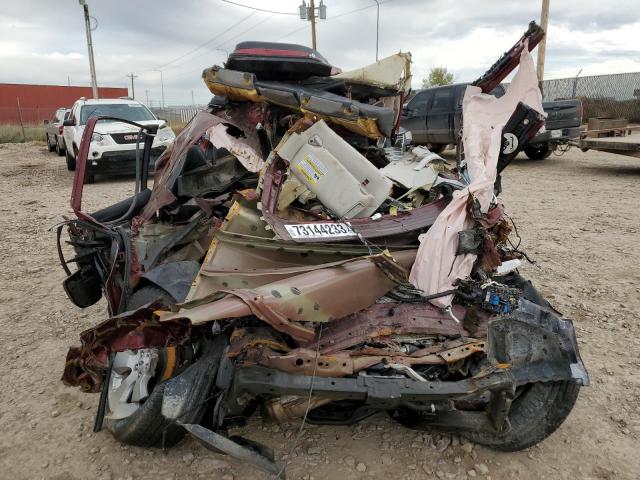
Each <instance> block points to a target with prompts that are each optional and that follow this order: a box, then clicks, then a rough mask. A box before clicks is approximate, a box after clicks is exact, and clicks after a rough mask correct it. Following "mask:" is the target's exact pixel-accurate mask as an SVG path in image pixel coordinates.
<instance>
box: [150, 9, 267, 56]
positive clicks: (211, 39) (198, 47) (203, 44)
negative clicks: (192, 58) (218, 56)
mask: <svg viewBox="0 0 640 480" xmlns="http://www.w3.org/2000/svg"><path fill="white" fill-rule="evenodd" d="M255 14H256V12H251V13H250V14H249V15H247V16H246V17H243V18H242V19H241V20H239V21H237V22H236V23H234V24H233V25H231V26H230V27H229V28H227V29H226V30H224V31H223V32H221V33H219V34H217V35H216V36H214V37H212V38H210V39H209V40H207V41H206V42H204V43H201V44H200V45H198V46H197V47H196V48H193V49H191V50H189V51H188V52H187V53H185V54H184V55H180V56H179V57H177V58H174V59H173V60H171V61H170V62H167V63H165V64H163V65H160V66H159V67H157V69H163V68H164V67H166V66H168V65H171V64H172V63H175V62H177V61H178V60H182V59H183V58H184V57H186V56H188V55H191V54H192V53H193V52H197V51H198V50H200V49H201V48H203V47H206V46H207V45H209V44H210V43H211V42H213V41H214V40H217V39H218V38H220V37H221V36H222V35H224V34H225V33H227V32H228V31H230V30H233V29H234V28H235V27H237V26H238V25H240V24H241V23H242V22H244V21H245V20H248V19H249V18H250V17H252V16H253V15H255Z"/></svg>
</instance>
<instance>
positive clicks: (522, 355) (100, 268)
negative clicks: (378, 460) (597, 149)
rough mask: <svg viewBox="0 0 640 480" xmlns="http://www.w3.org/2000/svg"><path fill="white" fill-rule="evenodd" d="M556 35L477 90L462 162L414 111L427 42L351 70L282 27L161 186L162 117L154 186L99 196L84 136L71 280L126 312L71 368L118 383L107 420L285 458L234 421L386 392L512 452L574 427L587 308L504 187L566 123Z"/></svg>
mask: <svg viewBox="0 0 640 480" xmlns="http://www.w3.org/2000/svg"><path fill="white" fill-rule="evenodd" d="M543 35H544V32H543V31H542V30H541V29H540V28H539V27H538V26H537V25H535V24H534V23H532V24H531V25H530V26H529V29H528V30H527V31H526V32H525V34H524V35H523V37H522V38H521V39H520V40H519V41H518V42H516V44H515V45H514V46H513V47H512V48H511V49H510V50H509V51H508V52H507V53H505V54H504V55H503V56H502V57H501V58H500V59H499V60H498V61H497V62H496V63H495V64H494V65H493V66H492V67H491V68H490V69H489V70H488V71H487V73H485V74H484V75H483V76H482V77H481V78H480V79H478V80H477V81H476V82H474V84H473V85H472V86H471V87H469V90H468V92H467V94H466V95H465V100H464V104H463V111H464V121H465V124H464V131H463V142H462V143H463V148H461V149H459V151H458V152H457V153H458V154H457V158H456V159H455V160H447V159H444V158H442V157H440V156H438V155H437V154H435V153H433V152H430V151H429V150H428V149H426V148H424V147H415V146H412V145H411V144H410V142H408V138H406V137H404V136H403V135H402V132H401V130H400V129H399V127H398V125H399V119H400V113H401V106H402V104H403V98H404V96H405V95H406V94H407V93H408V91H409V86H410V80H411V73H410V63H411V57H410V54H408V53H399V54H396V55H392V56H391V57H388V58H386V59H383V60H381V61H379V62H377V63H376V64H374V65H371V66H369V67H365V68H362V69H359V70H355V71H349V72H340V73H337V69H335V68H332V66H331V65H329V64H328V62H327V61H326V60H325V59H324V57H322V56H321V55H319V54H318V53H317V52H314V51H313V50H310V49H308V48H306V47H299V46H295V45H290V44H270V43H261V42H245V43H244V44H240V45H239V47H238V48H237V49H236V51H235V52H234V54H233V55H232V56H230V59H229V61H228V62H227V64H226V65H225V66H224V67H220V66H214V67H211V68H208V69H206V70H205V71H204V72H203V80H204V82H205V84H206V85H207V87H208V88H209V89H210V91H211V92H212V93H213V94H214V99H213V100H212V102H211V104H210V106H209V108H208V109H207V110H205V111H202V112H200V113H198V114H197V115H196V117H195V118H194V119H193V120H192V121H191V123H190V124H189V125H188V126H187V128H185V130H184V131H183V132H182V133H181V134H180V135H178V137H177V138H176V140H175V142H174V144H173V146H172V147H171V148H170V149H169V150H168V151H167V152H166V153H165V154H164V155H163V156H162V157H161V158H160V160H159V161H158V163H157V165H156V173H155V178H154V185H153V188H152V189H149V188H148V149H149V147H150V144H151V142H152V136H153V133H154V132H153V131H151V127H142V126H140V128H141V129H142V130H143V131H142V135H141V137H142V138H145V135H146V136H147V138H145V141H144V149H143V154H142V155H141V160H140V162H139V168H138V174H137V177H136V178H137V180H136V194H135V195H134V196H133V197H132V198H130V199H127V200H124V201H122V202H120V203H118V204H116V205H114V206H112V207H110V208H108V209H104V210H101V211H98V212H94V213H93V214H87V213H84V212H83V211H82V185H83V168H84V166H83V165H84V163H85V162H86V154H87V151H86V150H87V149H86V143H85V142H83V144H82V145H81V148H80V154H79V162H78V168H77V170H76V175H75V179H74V188H73V194H72V200H71V205H72V208H73V210H74V212H75V215H76V218H75V219H69V220H67V221H66V222H65V223H64V224H62V225H60V227H59V229H58V248H59V253H60V258H61V262H62V263H63V267H64V268H65V269H66V270H67V272H68V274H69V276H68V278H67V279H66V280H65V283H64V287H65V291H66V292H67V294H68V296H69V298H70V299H71V300H72V301H73V302H74V303H75V304H76V305H78V306H80V307H85V306H88V305H91V304H93V303H95V302H97V301H98V300H99V299H100V297H101V296H102V295H104V296H105V298H106V300H107V303H108V305H109V312H110V314H111V317H110V318H109V319H107V320H105V321H103V322H102V323H100V324H98V325H97V326H95V327H94V328H91V329H89V330H87V331H85V332H83V333H82V334H81V337H80V339H81V344H80V346H78V347H73V348H71V349H70V350H69V352H68V354H67V359H66V365H65V370H64V374H63V381H64V382H65V384H67V385H70V386H79V387H80V388H81V389H82V390H83V391H86V392H94V393H98V392H99V393H100V402H99V408H98V411H97V413H96V423H95V430H96V431H99V430H100V429H101V428H102V427H103V426H106V428H107V429H108V430H110V431H111V433H112V434H113V435H114V436H115V437H116V438H117V439H118V440H120V441H122V442H125V443H129V444H133V445H139V446H148V447H152V446H156V447H158V446H161V447H169V446H171V445H173V444H175V443H176V442H178V441H179V440H180V439H181V438H182V437H183V436H184V435H185V434H186V433H187V432H188V433H189V434H191V435H193V436H194V437H195V438H197V439H198V440H199V441H201V442H203V443H204V444H206V445H207V446H208V447H210V448H212V449H213V450H215V451H218V452H222V453H226V454H228V455H231V456H233V457H235V458H237V459H239V460H241V461H244V462H249V463H251V464H252V465H254V466H255V467H257V468H260V469H262V470H265V471H268V472H271V473H273V474H276V475H279V476H283V475H284V471H285V467H286V463H283V462H281V461H279V460H277V459H276V458H274V456H273V453H272V452H270V450H269V449H268V448H267V447H265V446H263V445H259V444H257V443H255V442H253V441H251V440H249V439H244V438H239V437H234V436H229V435H228V433H227V431H228V429H229V428H231V427H233V426H237V425H242V424H243V423H244V422H246V420H247V419H248V418H249V417H250V416H251V415H255V414H259V415H262V416H263V417H264V418H266V419H269V420H271V421H274V422H296V421H300V422H302V425H304V424H305V423H315V424H331V425H347V424H352V423H355V422H359V421H361V420H363V419H365V418H367V417H369V416H371V415H373V414H376V413H378V412H386V413H387V414H389V415H390V416H391V417H392V418H393V419H395V420H397V421H398V422H400V423H402V424H403V425H406V426H409V427H412V428H418V429H420V428H425V429H426V428H428V429H441V430H445V431H454V432H457V433H459V434H460V435H463V436H465V437H467V438H469V439H470V440H472V441H474V442H477V443H479V444H482V445H486V446H489V447H492V448H495V449H498V450H504V451H514V450H520V449H523V448H527V447H529V446H531V445H534V444H536V443H538V442H540V441H542V440H543V439H544V438H546V437H547V436H548V435H550V434H551V433H552V432H553V431H554V430H555V429H556V428H557V427H558V426H559V425H560V424H561V423H562V422H563V421H564V419H565V418H566V417H567V415H568V414H569V412H570V411H571V409H572V407H573V404H574V403H575V401H576V398H577V396H578V392H579V390H580V387H581V386H584V385H588V383H589V378H588V375H587V372H586V369H585V367H584V365H583V363H582V360H581V359H580V354H579V352H578V346H577V342H576V338H575V333H574V329H573V326H572V323H571V321H570V320H567V319H565V318H563V317H562V315H561V314H560V313H559V312H557V311H556V310H555V309H554V308H553V307H552V306H551V305H550V304H549V303H548V302H547V301H546V300H545V299H544V298H543V297H542V296H541V294H540V293H539V292H538V291H537V290H536V289H535V288H534V287H533V285H532V284H531V282H529V281H527V280H526V279H524V278H523V277H522V276H521V275H520V274H519V272H518V270H517V267H518V266H519V265H520V263H521V262H522V260H523V259H525V260H526V255H525V254H524V252H521V251H520V250H519V249H518V248H517V246H514V245H513V244H512V243H511V241H510V235H511V229H512V225H511V223H510V221H509V219H508V217H507V216H506V214H505V212H504V207H503V206H502V205H501V204H500V203H499V202H498V200H497V195H498V194H499V192H500V172H501V171H502V170H503V169H504V168H505V167H506V166H507V165H508V164H509V162H510V161H511V160H512V159H513V158H514V157H515V155H517V153H518V152H520V151H521V150H522V147H523V146H524V145H525V144H526V143H527V141H528V140H530V139H531V138H532V137H533V136H534V135H535V134H536V133H537V132H538V130H539V129H540V127H541V126H542V125H543V123H544V116H543V111H542V108H541V96H540V92H539V90H538V87H537V84H536V80H535V74H534V73H533V61H532V59H531V56H530V54H529V51H530V50H531V49H533V48H534V47H535V45H536V44H537V43H538V42H539V41H540V39H541V38H542V36H543ZM518 65H519V66H520V68H519V70H518V72H517V74H516V76H515V77H514V79H513V81H512V82H511V84H510V86H509V89H508V91H507V92H506V93H505V95H504V96H503V97H501V98H500V99H496V98H495V97H493V96H491V95H488V92H491V91H492V90H493V89H494V88H495V87H496V85H498V84H499V83H500V82H501V81H502V80H503V79H504V78H505V77H506V76H507V75H508V74H509V73H510V72H512V71H513V70H514V69H515V68H516V67H518ZM279 69H280V70H279ZM98 121H99V119H92V120H90V122H89V124H88V125H87V128H86V130H85V140H86V139H87V138H90V136H91V132H92V130H93V128H94V127H95V123H96V122H98ZM65 227H66V228H67V230H68V233H69V237H70V239H69V241H68V243H69V244H70V245H71V246H72V247H73V249H74V251H75V256H74V257H72V258H69V259H66V258H65V256H64V255H63V245H62V244H61V235H62V230H63V229H64V228H65ZM70 263H76V264H77V270H76V271H75V272H71V271H70V270H71V269H70V268H69V264H70Z"/></svg>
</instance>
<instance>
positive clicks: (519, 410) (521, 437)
mask: <svg viewBox="0 0 640 480" xmlns="http://www.w3.org/2000/svg"><path fill="white" fill-rule="evenodd" d="M521 389H522V390H523V391H521V393H520V394H519V395H518V391H516V396H517V398H516V399H515V400H514V401H513V403H512V404H511V410H510V412H509V424H510V427H511V428H510V429H509V431H508V432H507V433H505V434H498V433H495V434H493V433H484V432H462V433H461V435H462V436H464V437H466V438H468V439H469V440H471V441H472V442H474V443H478V444H480V445H484V446H486V447H489V448H493V449H494V450H500V451H503V452H515V451H517V450H523V449H525V448H528V447H530V446H532V445H535V444H537V443H539V442H541V441H542V440H544V439H545V438H547V437H548V436H549V435H551V434H552V433H553V432H554V431H555V430H556V429H557V428H558V427H559V426H560V425H561V424H562V422H564V420H565V419H566V418H567V416H568V415H569V413H570V412H571V410H572V409H573V406H574V405H575V403H576V400H577V398H578V393H579V391H580V386H579V385H578V384H577V383H576V382H572V381H565V382H546V383H533V384H529V385H525V386H523V387H521Z"/></svg>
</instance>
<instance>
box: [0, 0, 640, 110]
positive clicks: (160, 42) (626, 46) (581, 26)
mask: <svg viewBox="0 0 640 480" xmlns="http://www.w3.org/2000/svg"><path fill="white" fill-rule="evenodd" d="M316 1H317V2H319V0H316ZM88 2H89V6H90V11H91V15H92V16H95V17H96V19H97V21H98V27H97V29H96V30H95V31H94V32H93V43H94V52H95V55H96V70H97V77H98V84H99V85H100V86H128V85H129V80H128V79H127V78H126V76H125V75H127V74H128V73H130V72H133V73H134V74H135V75H138V78H136V80H135V82H136V83H135V88H136V97H137V99H139V100H142V101H146V97H147V94H148V96H149V99H150V100H151V102H152V103H153V104H154V105H157V104H158V103H159V101H160V74H159V73H158V72H156V71H154V69H159V68H160V69H162V70H163V72H164V74H163V75H164V84H165V101H166V103H167V104H190V103H191V95H192V91H193V96H194V99H195V102H196V103H206V102H207V101H208V99H209V98H210V94H209V93H208V91H207V89H206V88H205V87H204V86H203V83H202V81H201V79H200V74H201V72H202V70H203V69H204V68H206V67H208V66H211V65H213V64H221V62H223V61H224V60H225V58H226V53H225V52H224V51H223V50H226V51H231V50H233V47H234V45H235V44H236V43H238V42H240V41H243V40H262V41H281V42H290V43H301V44H305V45H310V43H311V39H310V37H311V33H310V24H309V22H307V21H303V20H300V19H299V18H298V16H297V7H298V5H299V4H300V3H301V0H270V1H264V0H263V1H260V0H237V3H243V4H246V5H251V6H254V7H258V8H264V9H270V10H274V11H279V12H289V13H292V14H293V15H280V14H272V13H266V12H258V11H253V10H250V9H247V8H242V7H239V6H235V5H231V4H229V3H224V2H223V1H222V0H180V1H169V0H144V1H143V0H137V1H131V0H100V1H99V0H88ZM381 3H382V4H381V6H380V57H383V56H386V55H390V54H392V53H395V52H397V51H399V50H402V51H407V50H408V51H410V52H411V53H412V54H413V65H412V68H413V74H414V86H415V87H418V86H419V85H420V80H421V79H422V78H423V77H424V76H426V74H427V73H428V71H429V69H430V68H431V67H433V66H446V67H447V68H448V69H449V70H450V71H452V72H453V73H454V74H455V77H456V81H471V80H474V79H475V78H476V77H477V76H479V74H481V73H482V72H483V71H485V70H486V69H487V68H488V67H489V66H490V65H491V64H492V63H493V62H494V61H495V60H496V59H497V58H498V57H499V56H500V54H502V53H503V52H504V51H505V50H506V49H508V48H509V47H510V46H511V45H512V44H513V43H514V42H515V41H516V40H517V39H518V38H519V36H520V35H521V34H522V32H523V31H524V30H525V29H526V27H527V24H528V22H529V21H530V20H533V19H535V20H537V21H538V20H539V16H540V4H541V0H483V1H477V0H458V1H451V0H381ZM638 3H639V2H638V1H637V0H617V1H616V2H615V5H611V4H609V3H608V2H604V1H602V0H600V1H597V0H551V9H550V20H549V32H548V40H547V59H546V67H545V78H560V77H564V76H574V75H575V74H576V73H577V72H578V71H579V70H580V69H582V73H581V75H592V74H599V73H619V72H631V71H640V47H639V46H638V42H637V34H638V32H639V31H640V9H639V8H638ZM325 4H326V5H327V20H321V21H319V24H318V29H317V30H318V32H317V38H318V50H319V51H320V52H321V53H322V54H323V55H324V56H325V57H326V58H327V59H328V60H329V61H330V62H331V63H332V64H334V65H336V66H339V67H341V68H342V69H343V70H348V69H352V68H358V67H361V66H364V65H366V64H368V63H371V62H373V61H375V40H376V7H375V2H374V1H373V0H325ZM609 5H610V6H609ZM0 7H1V8H0V83H46V84H57V85H66V84H67V78H70V81H71V84H72V85H88V84H89V65H88V61H87V48H86V41H85V31H84V24H83V16H82V7H80V6H79V4H78V2H77V0H55V1H52V0H19V1H16V0H0ZM198 47H199V48H198ZM216 49H222V50H216Z"/></svg>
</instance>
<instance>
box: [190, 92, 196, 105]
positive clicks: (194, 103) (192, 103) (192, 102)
mask: <svg viewBox="0 0 640 480" xmlns="http://www.w3.org/2000/svg"><path fill="white" fill-rule="evenodd" d="M191 106H192V107H195V106H196V102H194V101H193V89H191Z"/></svg>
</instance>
